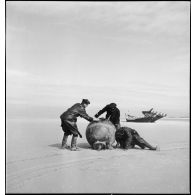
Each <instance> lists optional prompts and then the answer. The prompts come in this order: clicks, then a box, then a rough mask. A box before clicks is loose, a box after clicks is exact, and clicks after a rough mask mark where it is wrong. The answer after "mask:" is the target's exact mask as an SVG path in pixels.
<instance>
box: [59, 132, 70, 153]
mask: <svg viewBox="0 0 195 195" xmlns="http://www.w3.org/2000/svg"><path fill="white" fill-rule="evenodd" d="M67 140H68V135H65V134H64V137H63V139H62V146H61V148H62V149H65V148H67V149H68V148H69V147H68V145H67Z"/></svg>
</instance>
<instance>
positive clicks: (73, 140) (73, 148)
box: [71, 136, 78, 151]
mask: <svg viewBox="0 0 195 195" xmlns="http://www.w3.org/2000/svg"><path fill="white" fill-rule="evenodd" d="M76 143H77V137H76V136H72V140H71V150H72V151H76V150H78V148H77V147H76Z"/></svg>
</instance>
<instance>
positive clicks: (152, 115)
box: [126, 108, 167, 123]
mask: <svg viewBox="0 0 195 195" xmlns="http://www.w3.org/2000/svg"><path fill="white" fill-rule="evenodd" d="M152 110H153V108H152V109H150V110H149V111H142V114H143V115H144V117H135V116H131V115H129V114H126V121H127V122H137V123H153V122H155V121H157V120H159V119H161V118H163V117H165V116H167V115H166V114H163V113H157V112H153V111H152Z"/></svg>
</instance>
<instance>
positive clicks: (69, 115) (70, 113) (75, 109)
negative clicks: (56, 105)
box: [60, 103, 93, 123]
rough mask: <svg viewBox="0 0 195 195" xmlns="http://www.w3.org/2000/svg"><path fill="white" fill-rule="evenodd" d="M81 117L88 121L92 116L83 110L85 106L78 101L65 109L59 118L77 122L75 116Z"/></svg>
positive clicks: (91, 119)
mask: <svg viewBox="0 0 195 195" xmlns="http://www.w3.org/2000/svg"><path fill="white" fill-rule="evenodd" d="M79 116H80V117H82V118H84V119H86V120H88V121H90V122H91V121H93V118H92V117H90V116H89V115H88V114H87V113H86V110H85V107H84V106H83V105H82V104H80V103H76V104H74V105H73V106H72V107H70V108H69V109H68V110H67V111H65V112H64V113H63V114H62V115H61V116H60V118H61V119H62V120H65V121H69V122H75V123H76V122H77V117H79Z"/></svg>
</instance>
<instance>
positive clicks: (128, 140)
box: [115, 127, 159, 150]
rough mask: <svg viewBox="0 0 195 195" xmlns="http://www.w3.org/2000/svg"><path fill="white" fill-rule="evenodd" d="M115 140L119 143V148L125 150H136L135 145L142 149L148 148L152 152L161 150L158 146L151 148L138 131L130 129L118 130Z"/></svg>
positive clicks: (122, 128)
mask: <svg viewBox="0 0 195 195" xmlns="http://www.w3.org/2000/svg"><path fill="white" fill-rule="evenodd" d="M115 139H116V142H117V145H116V147H117V148H118V147H121V148H123V149H130V148H134V146H135V145H138V146H139V147H141V148H142V149H144V148H145V147H147V148H149V149H150V150H159V148H158V147H157V146H156V147H153V146H151V145H150V144H149V143H148V142H146V141H145V140H144V139H143V138H142V137H140V135H139V134H138V132H137V131H136V130H134V129H131V128H129V127H121V128H120V129H118V130H117V131H116V133H115Z"/></svg>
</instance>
